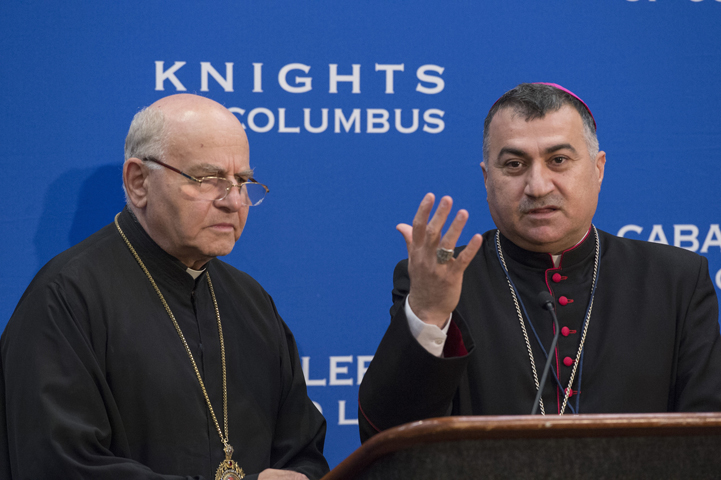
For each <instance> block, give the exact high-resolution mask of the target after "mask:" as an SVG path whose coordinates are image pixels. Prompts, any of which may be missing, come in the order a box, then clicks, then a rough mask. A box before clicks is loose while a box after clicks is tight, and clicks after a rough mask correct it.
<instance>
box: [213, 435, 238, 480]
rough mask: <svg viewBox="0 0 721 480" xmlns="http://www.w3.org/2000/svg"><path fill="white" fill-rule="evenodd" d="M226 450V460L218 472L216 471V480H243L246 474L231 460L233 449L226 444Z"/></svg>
mask: <svg viewBox="0 0 721 480" xmlns="http://www.w3.org/2000/svg"><path fill="white" fill-rule="evenodd" d="M224 450H225V460H223V461H222V462H221V463H220V466H219V467H218V470H216V471H215V480H241V479H242V478H243V477H245V472H243V469H242V468H240V466H239V465H238V463H237V462H234V461H233V460H231V457H232V456H233V447H231V446H230V445H229V444H227V443H226V444H225V449H224Z"/></svg>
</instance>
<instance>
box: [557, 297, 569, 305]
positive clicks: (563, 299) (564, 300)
mask: <svg viewBox="0 0 721 480" xmlns="http://www.w3.org/2000/svg"><path fill="white" fill-rule="evenodd" d="M558 304H559V305H568V299H567V298H566V297H558Z"/></svg>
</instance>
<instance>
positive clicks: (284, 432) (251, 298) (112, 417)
mask: <svg viewBox="0 0 721 480" xmlns="http://www.w3.org/2000/svg"><path fill="white" fill-rule="evenodd" d="M119 222H120V226H121V227H122V229H123V231H124V233H125V234H126V235H127V237H128V238H129V240H130V242H131V243H132V245H133V246H134V247H135V249H136V251H137V252H138V254H139V255H140V257H141V259H142V260H143V262H144V263H145V265H146V266H147V268H148V269H149V271H150V273H151V275H152V276H153V278H154V280H155V282H156V283H157V284H158V286H159V288H160V290H161V292H162V293H163V295H164V297H165V299H166V301H167V302H168V304H169V306H170V308H171V310H172V312H173V314H174V315H175V317H176V319H177V321H178V323H179V325H180V327H181V330H182V331H183V334H184V335H185V338H186V340H187V342H188V345H189V347H190V349H191V351H192V353H193V356H194V357H195V360H196V363H197V365H198V368H199V370H200V372H201V375H202V377H203V380H204V382H205V386H206V389H207V391H208V395H209V396H210V400H211V403H212V405H213V409H214V411H215V414H216V417H217V418H218V421H219V422H220V425H221V428H222V426H223V398H222V391H223V389H222V367H221V357H220V343H219V342H220V341H219V335H218V326H217V320H216V316H215V310H214V307H213V302H212V298H211V295H210V292H209V289H208V281H207V274H203V275H201V276H200V277H199V278H198V279H197V280H194V279H193V278H192V277H191V276H190V275H189V274H188V273H187V272H186V268H185V266H184V265H183V264H182V263H181V262H179V261H178V260H177V259H175V258H174V257H172V256H171V255H169V254H167V253H166V252H164V251H163V250H162V249H161V248H160V247H158V245H157V244H155V243H154V242H153V241H152V240H151V239H150V237H149V236H148V235H147V234H146V233H145V231H144V230H143V229H142V227H141V226H140V224H138V223H137V221H135V220H134V218H133V217H132V216H131V215H130V214H129V212H128V211H127V209H126V210H124V211H123V212H122V213H121V215H120V217H119ZM207 273H209V274H210V277H211V280H212V282H213V287H214V290H215V295H216V298H217V301H218V308H219V310H220V317H221V320H222V328H223V337H224V340H225V354H226V367H227V390H228V413H229V430H230V444H231V445H232V446H233V448H234V449H235V455H234V457H233V458H234V460H236V461H237V462H238V464H239V465H240V466H241V467H242V468H243V469H244V470H245V472H246V473H247V474H249V475H248V476H246V478H255V477H256V475H257V474H258V473H259V472H261V471H262V470H264V469H266V468H284V469H292V470H296V471H298V472H302V473H304V474H305V475H307V476H308V477H309V478H311V479H313V478H320V477H321V476H322V475H323V474H324V473H325V472H327V471H328V465H327V463H326V461H325V459H324V458H323V454H322V452H323V442H324V439H325V430H326V425H325V420H324V419H323V416H322V415H321V414H320V413H319V412H318V410H317V409H316V407H315V406H314V405H313V403H312V402H311V400H310V399H309V398H308V396H307V393H306V386H305V382H304V379H303V372H302V370H301V367H300V362H299V358H298V352H297V348H296V345H295V341H294V339H293V335H292V334H291V332H290V330H289V329H288V327H287V326H286V325H285V323H284V322H283V320H282V319H281V318H280V316H279V315H278V312H277V311H276V309H275V305H274V304H273V300H272V299H271V297H270V296H269V295H268V294H267V293H266V292H265V291H264V290H263V289H262V288H261V287H260V285H258V283H256V282H255V281H254V280H253V279H252V278H251V277H250V276H248V275H247V274H245V273H243V272H240V271H238V270H236V269H235V268H233V267H231V266H229V265H228V264H226V263H224V262H222V261H220V260H218V259H213V260H211V261H210V262H208V264H207ZM0 343H1V345H0V346H1V349H2V350H1V353H2V356H1V360H2V385H1V387H2V389H1V392H0V393H1V394H2V395H0V399H1V402H0V407H1V408H2V409H3V410H4V412H3V411H0V462H2V463H4V464H5V465H4V469H3V466H0V477H2V478H5V477H6V476H8V475H9V474H10V471H9V470H10V468H11V469H12V478H13V479H16V480H17V479H31V478H32V479H37V478H68V479H70V478H78V479H103V480H107V479H161V478H162V479H177V478H191V477H192V478H204V479H208V478H214V475H215V471H216V469H217V467H218V465H219V464H220V462H221V461H222V460H223V459H224V458H225V457H224V454H223V445H222V443H221V440H220V436H219V434H218V432H217V429H216V427H215V424H214V422H213V420H212V418H211V416H210V413H209V410H208V407H207V406H206V402H205V399H204V397H203V395H202V391H201V389H200V385H199V383H198V380H197V378H196V375H195V372H194V370H193V368H192V365H191V363H190V359H189V358H188V355H187V353H186V351H185V349H184V347H183V345H182V343H181V340H180V338H179V336H178V334H177V333H176V331H175V328H174V326H173V324H172V322H171V320H170V318H169V317H168V314H167V313H166V311H165V309H164V308H163V305H162V303H161V302H160V299H159V297H158V296H157V294H156V293H155V291H154V290H153V288H152V286H151V285H150V282H149V280H148V279H147V277H146V276H145V274H144V273H143V271H142V270H141V269H140V267H139V265H138V264H137V262H136V260H135V259H134V258H133V256H132V254H131V253H130V251H129V249H128V247H127V246H126V245H125V243H124V242H123V240H122V238H121V237H120V235H119V233H118V231H117V229H116V227H115V225H114V224H111V225H108V226H107V227H105V228H103V229H101V230H100V231H98V232H97V233H95V234H94V235H92V236H91V237H89V238H88V239H86V240H85V241H83V242H81V243H80V244H78V245H76V246H74V247H72V248H70V249H68V250H67V251H65V252H63V253H61V254H60V255H58V256H57V257H55V258H54V259H53V260H51V261H50V262H49V263H48V264H47V265H45V267H43V269H42V270H41V271H40V272H39V273H38V274H37V276H36V277H35V279H34V280H33V282H32V283H31V284H30V286H29V287H28V289H27V290H26V291H25V293H24V295H23V297H22V299H21V300H20V303H19V304H18V306H17V308H16V309H15V312H14V313H13V316H12V318H11V319H10V321H9V323H8V325H7V328H6V329H5V332H4V333H3V336H2V340H1V341H0ZM8 463H9V465H8Z"/></svg>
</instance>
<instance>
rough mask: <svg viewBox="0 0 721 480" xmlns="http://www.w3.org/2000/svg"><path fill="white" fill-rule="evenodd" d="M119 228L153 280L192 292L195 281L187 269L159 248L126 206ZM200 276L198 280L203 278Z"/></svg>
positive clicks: (121, 214)
mask: <svg viewBox="0 0 721 480" xmlns="http://www.w3.org/2000/svg"><path fill="white" fill-rule="evenodd" d="M118 223H119V224H120V228H122V229H123V232H124V233H125V236H126V237H128V240H130V243H131V244H132V245H133V248H135V251H136V252H138V255H139V256H140V259H141V260H142V261H143V263H144V264H145V266H146V267H147V268H148V270H149V271H150V274H151V275H152V276H153V278H156V279H158V280H160V278H163V279H165V280H167V281H169V282H171V283H173V284H176V285H178V286H179V287H181V288H183V289H187V290H188V291H192V290H193V288H195V283H196V281H195V279H194V278H193V277H191V276H190V275H188V272H187V269H188V267H186V266H185V264H183V262H181V261H180V260H178V259H177V258H175V257H174V256H172V255H171V254H169V253H168V252H166V251H165V250H163V249H162V248H160V246H158V244H157V243H155V241H153V239H152V238H150V235H148V233H147V232H146V231H145V230H144V229H143V226H142V225H140V222H138V220H137V219H136V218H135V216H134V215H133V214H132V212H131V211H130V210H129V209H128V207H127V206H126V207H125V208H124V209H123V211H122V212H120V216H119V217H118ZM203 277H204V275H201V276H200V277H199V278H203Z"/></svg>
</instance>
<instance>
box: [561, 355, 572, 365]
mask: <svg viewBox="0 0 721 480" xmlns="http://www.w3.org/2000/svg"><path fill="white" fill-rule="evenodd" d="M563 364H564V365H565V366H567V367H570V366H571V365H573V359H572V358H571V357H566V358H564V359H563Z"/></svg>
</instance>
